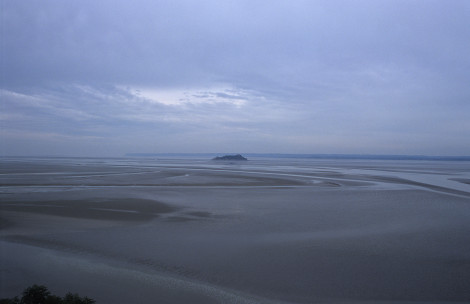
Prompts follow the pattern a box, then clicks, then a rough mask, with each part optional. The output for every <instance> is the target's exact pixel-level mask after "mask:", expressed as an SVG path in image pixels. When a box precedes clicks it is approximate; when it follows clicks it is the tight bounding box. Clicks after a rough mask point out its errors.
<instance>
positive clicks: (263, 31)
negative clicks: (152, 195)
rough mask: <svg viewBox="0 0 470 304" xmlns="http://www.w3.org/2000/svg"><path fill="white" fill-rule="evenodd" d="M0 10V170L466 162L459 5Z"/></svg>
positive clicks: (94, 4) (71, 4) (145, 4)
mask: <svg viewBox="0 0 470 304" xmlns="http://www.w3.org/2000/svg"><path fill="white" fill-rule="evenodd" d="M0 3H1V8H0V20H1V21H0V22H1V24H0V26H1V38H0V39H1V60H0V71H1V72H0V73H1V82H0V94H1V95H0V98H1V102H0V155H13V156H15V155H71V156H72V155H76V156H121V155H124V154H126V153H168V152H184V153H202V152H220V151H223V152H237V153H244V152H257V153H339V154H342V153H348V154H354V153H358V154H394V155H396V154H423V155H470V1H465V0H462V1H458V0H452V1H431V0H430V1H408V0H406V1H400V0H394V1H386V0H384V1H375V0H370V1H346V0H344V1H331V0H328V1H311V0H306V1H301V0H293V1H267V0H266V1H256V0H249V1H248V0H246V1H244V0H240V1H219V0H217V1H216V0H213V1H210V0H209V1H208V0H204V1H189V0H188V1H174V0H172V1H150V0H149V1H111V0H109V1H106V0H103V1H86V0H84V1H59V0H56V1H47V0H42V1H7V0H0Z"/></svg>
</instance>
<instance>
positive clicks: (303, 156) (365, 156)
mask: <svg viewBox="0 0 470 304" xmlns="http://www.w3.org/2000/svg"><path fill="white" fill-rule="evenodd" d="M220 154H224V153H127V154H126V155H125V157H198V158H209V159H210V158H213V157H215V156H217V155H220ZM225 154H226V153H225ZM243 155H245V156H247V157H250V158H297V159H345V160H348V159H349V160H355V159H357V160H433V161H470V156H430V155H381V154H289V153H243Z"/></svg>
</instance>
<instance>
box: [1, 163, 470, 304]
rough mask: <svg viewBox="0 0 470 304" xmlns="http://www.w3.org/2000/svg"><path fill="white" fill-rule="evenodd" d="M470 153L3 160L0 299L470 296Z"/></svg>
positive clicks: (309, 299)
mask: <svg viewBox="0 0 470 304" xmlns="http://www.w3.org/2000/svg"><path fill="white" fill-rule="evenodd" d="M469 180H470V163H469V162H438V161H372V160H370V161H367V160H361V161H346V160H338V161H329V160H302V159H297V160H276V159H258V160H250V161H248V162H213V161H206V160H198V159H186V160H170V159H163V160H156V159H84V158H81V159H78V158H77V159H73V158H62V159H2V160H0V184H1V186H0V198H1V201H0V220H1V222H0V255H1V259H0V278H1V288H0V298H1V297H11V296H14V295H18V294H19V293H20V292H21V291H22V290H23V289H24V288H25V287H26V286H28V285H30V284H34V283H35V284H45V285H47V286H48V287H49V288H50V289H51V290H52V291H53V292H54V293H58V294H63V293H65V292H66V291H73V292H79V293H80V294H83V295H87V296H89V297H91V298H94V299H96V300H97V301H98V303H361V302H368V303H370V301H372V302H374V303H375V302H384V303H390V302H392V303H395V302H399V303H406V302H413V303H416V302H423V303H425V302H430V301H434V302H437V303H445V302H454V303H455V302H469V301H470V185H469V184H468V181H469Z"/></svg>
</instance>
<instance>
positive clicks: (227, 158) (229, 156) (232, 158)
mask: <svg viewBox="0 0 470 304" xmlns="http://www.w3.org/2000/svg"><path fill="white" fill-rule="evenodd" d="M212 160H248V159H246V158H245V157H243V156H241V155H240V154H236V155H224V156H217V157H214V158H213V159H212Z"/></svg>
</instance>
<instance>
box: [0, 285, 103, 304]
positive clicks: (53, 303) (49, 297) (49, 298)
mask: <svg viewBox="0 0 470 304" xmlns="http://www.w3.org/2000/svg"><path fill="white" fill-rule="evenodd" d="M93 303H95V300H93V299H90V298H88V297H83V298H82V297H80V296H79V295H78V294H77V293H71V292H69V293H67V294H66V295H65V297H63V298H61V297H59V296H56V295H53V294H51V292H50V291H49V290H48V289H47V287H46V286H43V285H33V286H30V287H28V288H26V289H25V290H24V291H23V294H22V297H21V299H20V298H19V297H14V298H11V299H0V304H93Z"/></svg>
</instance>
